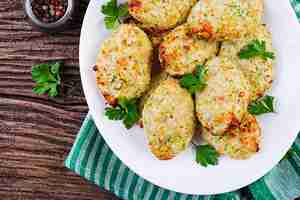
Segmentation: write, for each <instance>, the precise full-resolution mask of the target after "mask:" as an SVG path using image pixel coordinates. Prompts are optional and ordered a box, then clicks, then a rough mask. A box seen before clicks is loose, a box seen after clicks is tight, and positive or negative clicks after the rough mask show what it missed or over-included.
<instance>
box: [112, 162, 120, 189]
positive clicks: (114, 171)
mask: <svg viewBox="0 0 300 200" xmlns="http://www.w3.org/2000/svg"><path fill="white" fill-rule="evenodd" d="M121 164H122V162H121V161H120V160H119V159H117V161H116V162H115V165H114V168H113V170H112V172H111V177H110V180H109V190H111V191H113V192H114V191H115V190H114V185H115V184H116V179H117V175H118V171H119V169H120V166H121Z"/></svg>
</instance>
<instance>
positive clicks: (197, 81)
mask: <svg viewBox="0 0 300 200" xmlns="http://www.w3.org/2000/svg"><path fill="white" fill-rule="evenodd" d="M206 75H207V70H206V69H205V68H204V66H203V65H197V66H196V73H195V74H186V75H184V76H183V77H182V78H181V79H180V85H181V87H183V88H186V89H187V90H188V91H189V92H190V93H191V94H195V92H197V91H202V90H203V89H204V88H205V87H206V86H207V83H206V79H205V76H206Z"/></svg>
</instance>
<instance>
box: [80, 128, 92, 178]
mask: <svg viewBox="0 0 300 200" xmlns="http://www.w3.org/2000/svg"><path fill="white" fill-rule="evenodd" d="M96 130H97V129H96V127H95V126H92V127H91V129H90V132H89V134H88V137H87V138H86V139H85V141H84V143H83V145H82V146H81V150H80V153H79V156H78V158H77V160H76V161H75V172H76V173H78V174H80V171H81V170H84V168H83V166H82V164H83V162H82V161H83V159H84V157H88V156H89V153H90V152H89V151H87V149H88V148H90V146H91V143H92V137H93V136H95V134H94V133H95V131H96ZM80 175H82V174H80Z"/></svg>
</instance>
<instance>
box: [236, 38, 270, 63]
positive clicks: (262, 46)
mask: <svg viewBox="0 0 300 200" xmlns="http://www.w3.org/2000/svg"><path fill="white" fill-rule="evenodd" d="M238 56H239V58H240V59H249V58H252V57H258V56H259V57H261V58H263V59H265V60H267V59H268V58H269V59H274V58H275V55H274V53H273V52H268V51H266V42H265V41H259V40H257V39H256V40H252V41H251V42H250V43H249V44H248V45H246V46H245V47H244V48H242V49H241V51H240V52H239V53H238Z"/></svg>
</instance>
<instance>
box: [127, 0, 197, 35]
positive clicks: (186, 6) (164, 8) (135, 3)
mask: <svg viewBox="0 0 300 200" xmlns="http://www.w3.org/2000/svg"><path fill="white" fill-rule="evenodd" d="M195 3H196V0H184V1H182V0H129V1H128V9H129V13H130V15H131V16H132V17H134V18H135V19H136V20H138V21H139V22H141V23H142V24H143V27H145V28H147V29H148V30H149V31H153V32H160V31H163V30H167V29H171V28H174V27H175V26H176V25H178V24H180V23H182V22H184V21H185V20H186V18H187V16H188V14H189V12H190V9H191V8H192V7H193V5H194V4H195Z"/></svg>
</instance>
